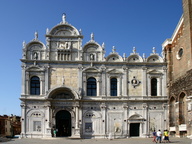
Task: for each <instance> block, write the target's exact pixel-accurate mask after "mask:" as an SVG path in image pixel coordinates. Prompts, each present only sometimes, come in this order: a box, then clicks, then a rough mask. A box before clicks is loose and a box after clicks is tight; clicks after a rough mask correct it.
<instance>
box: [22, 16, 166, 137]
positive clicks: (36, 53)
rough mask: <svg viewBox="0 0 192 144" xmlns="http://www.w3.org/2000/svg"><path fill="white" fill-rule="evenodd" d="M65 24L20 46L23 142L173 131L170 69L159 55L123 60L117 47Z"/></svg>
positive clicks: (63, 19)
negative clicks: (108, 47) (87, 37)
mask: <svg viewBox="0 0 192 144" xmlns="http://www.w3.org/2000/svg"><path fill="white" fill-rule="evenodd" d="M82 41H83V35H82V33H81V30H77V29H76V28H75V27H74V26H73V25H71V24H69V23H68V22H67V21H66V17H65V15H63V16H62V21H61V23H59V24H57V25H56V26H54V27H53V28H52V29H50V30H49V29H47V31H46V43H45V44H44V43H42V42H41V41H39V39H38V33H35V38H34V39H33V40H31V41H30V42H29V43H25V42H24V43H23V49H22V51H23V54H22V59H21V63H22V93H21V97H20V100H21V109H22V116H21V123H22V124H21V125H22V130H21V137H30V138H35V137H52V136H53V131H54V130H55V131H56V136H57V137H62V136H66V137H76V138H109V137H114V138H127V137H133V136H137V137H148V136H149V135H150V134H151V133H152V131H153V130H154V129H155V130H158V129H161V130H164V129H166V128H168V125H167V123H168V121H169V120H168V96H167V92H166V86H167V85H166V84H167V63H166V62H165V60H164V59H163V58H162V57H161V56H159V55H158V54H157V53H156V51H155V48H153V49H152V53H151V54H150V56H149V57H145V55H143V56H140V55H139V54H138V53H137V52H136V48H133V52H132V53H131V54H130V55H129V56H128V57H126V56H125V55H124V56H120V55H119V54H118V53H117V52H116V49H115V47H113V48H112V52H111V53H110V54H109V55H108V56H105V44H104V43H103V44H101V45H100V44H99V43H97V42H96V41H95V38H94V35H93V34H91V37H90V41H88V42H87V43H85V44H84V45H82Z"/></svg>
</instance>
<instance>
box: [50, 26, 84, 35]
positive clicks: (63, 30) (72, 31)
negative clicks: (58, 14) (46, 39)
mask: <svg viewBox="0 0 192 144" xmlns="http://www.w3.org/2000/svg"><path fill="white" fill-rule="evenodd" d="M48 34H49V35H55V36H77V35H80V34H79V31H78V30H77V29H76V28H75V27H73V26H72V25H69V24H59V25H57V26H55V27H53V28H52V29H51V30H50V32H49V33H48Z"/></svg>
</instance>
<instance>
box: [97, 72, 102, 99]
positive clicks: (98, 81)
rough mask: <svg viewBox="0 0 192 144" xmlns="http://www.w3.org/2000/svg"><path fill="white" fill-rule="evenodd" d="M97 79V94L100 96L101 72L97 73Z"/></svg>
mask: <svg viewBox="0 0 192 144" xmlns="http://www.w3.org/2000/svg"><path fill="white" fill-rule="evenodd" d="M97 76H98V80H97V96H101V95H102V93H101V91H102V85H101V84H102V79H101V76H102V75H101V74H100V73H99V74H98V75H97Z"/></svg>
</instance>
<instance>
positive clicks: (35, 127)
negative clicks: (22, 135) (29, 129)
mask: <svg viewBox="0 0 192 144" xmlns="http://www.w3.org/2000/svg"><path fill="white" fill-rule="evenodd" d="M33 131H38V132H40V131H41V121H34V122H33Z"/></svg>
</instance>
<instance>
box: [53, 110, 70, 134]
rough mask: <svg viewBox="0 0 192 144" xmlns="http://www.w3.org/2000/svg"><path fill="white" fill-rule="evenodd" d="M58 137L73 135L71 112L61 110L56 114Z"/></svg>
mask: <svg viewBox="0 0 192 144" xmlns="http://www.w3.org/2000/svg"><path fill="white" fill-rule="evenodd" d="M56 129H57V134H56V136H57V137H65V136H71V114H70V113H69V112H68V111H66V110H61V111H59V112H57V114H56Z"/></svg>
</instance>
